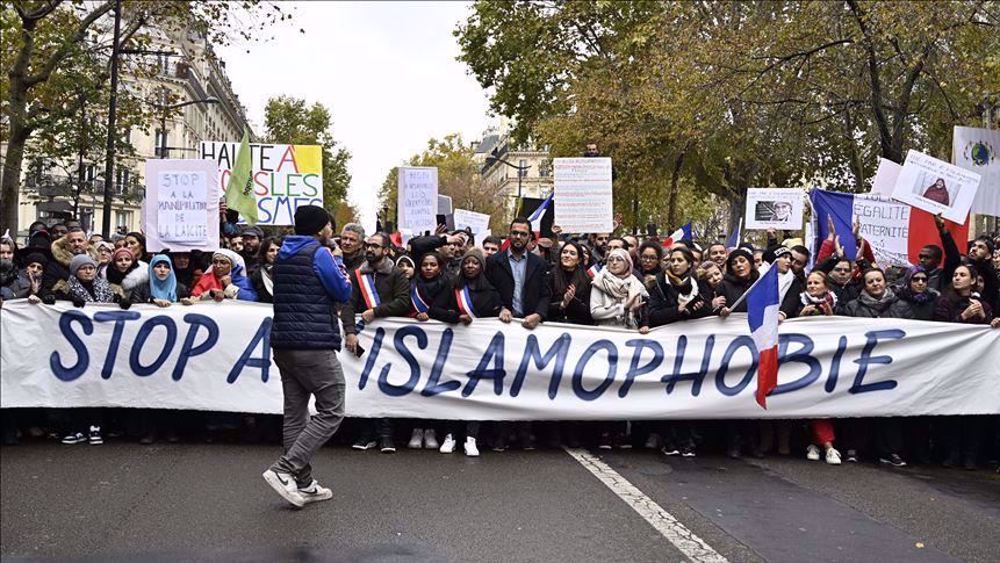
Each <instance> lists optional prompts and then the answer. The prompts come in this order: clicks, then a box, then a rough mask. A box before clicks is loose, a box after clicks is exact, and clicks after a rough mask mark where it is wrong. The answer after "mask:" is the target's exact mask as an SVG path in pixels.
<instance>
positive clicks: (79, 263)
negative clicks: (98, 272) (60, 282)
mask: <svg viewBox="0 0 1000 563" xmlns="http://www.w3.org/2000/svg"><path fill="white" fill-rule="evenodd" d="M88 264H89V265H91V266H93V267H95V268H96V267H97V262H94V259H93V258H91V257H90V256H89V255H87V254H77V255H76V256H74V257H73V259H72V260H70V261H69V273H70V274H71V275H74V276H75V275H76V271H77V270H79V269H80V268H82V267H83V266H86V265H88Z"/></svg>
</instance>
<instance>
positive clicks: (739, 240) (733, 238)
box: [726, 217, 743, 252]
mask: <svg viewBox="0 0 1000 563" xmlns="http://www.w3.org/2000/svg"><path fill="white" fill-rule="evenodd" d="M741 244H743V218H742V217H740V222H739V223H737V224H736V230H734V231H733V232H731V233H729V238H727V239H726V250H728V251H729V252H732V251H734V250H736V249H737V248H739V247H740V245H741Z"/></svg>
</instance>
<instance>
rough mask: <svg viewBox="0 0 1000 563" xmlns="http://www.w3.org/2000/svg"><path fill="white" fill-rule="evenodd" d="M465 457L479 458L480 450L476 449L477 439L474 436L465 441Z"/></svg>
mask: <svg viewBox="0 0 1000 563" xmlns="http://www.w3.org/2000/svg"><path fill="white" fill-rule="evenodd" d="M465 455H467V456H469V457H479V448H478V447H476V439H475V438H473V437H472V436H469V437H467V438H466V439H465Z"/></svg>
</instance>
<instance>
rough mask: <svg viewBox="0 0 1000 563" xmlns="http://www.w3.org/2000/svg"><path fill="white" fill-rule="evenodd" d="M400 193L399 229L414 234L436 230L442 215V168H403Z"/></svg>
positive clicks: (401, 167)
mask: <svg viewBox="0 0 1000 563" xmlns="http://www.w3.org/2000/svg"><path fill="white" fill-rule="evenodd" d="M397 191H398V196H397V197H398V199H397V202H396V206H397V207H396V209H397V214H398V216H399V229H400V230H401V231H406V232H410V233H419V232H421V231H434V229H436V228H437V213H438V169H437V168H436V167H434V166H400V167H399V189H398V190H397Z"/></svg>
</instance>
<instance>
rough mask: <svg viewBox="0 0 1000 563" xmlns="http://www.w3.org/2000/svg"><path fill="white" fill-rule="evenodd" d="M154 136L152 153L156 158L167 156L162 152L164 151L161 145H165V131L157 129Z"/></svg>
mask: <svg viewBox="0 0 1000 563" xmlns="http://www.w3.org/2000/svg"><path fill="white" fill-rule="evenodd" d="M154 138H155V139H156V141H155V142H156V147H155V148H154V149H153V154H155V155H156V158H166V157H167V156H166V155H165V154H162V153H163V152H165V151H164V150H163V147H165V146H167V132H166V131H164V130H163V129H157V130H156V135H154Z"/></svg>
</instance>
